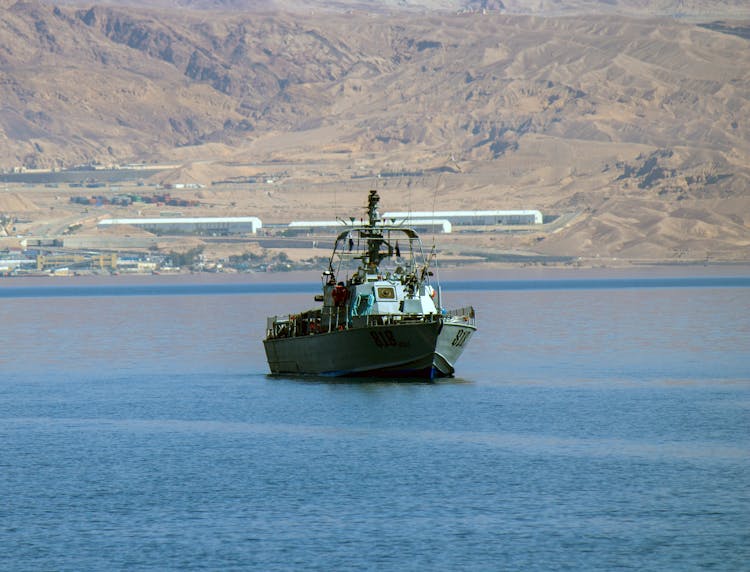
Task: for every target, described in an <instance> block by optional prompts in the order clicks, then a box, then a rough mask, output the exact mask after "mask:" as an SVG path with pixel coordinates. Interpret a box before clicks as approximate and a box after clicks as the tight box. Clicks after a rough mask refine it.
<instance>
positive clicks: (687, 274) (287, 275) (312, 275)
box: [0, 262, 750, 288]
mask: <svg viewBox="0 0 750 572" xmlns="http://www.w3.org/2000/svg"><path fill="white" fill-rule="evenodd" d="M433 271H434V272H435V275H434V277H433V281H436V282H451V281H459V280H460V281H467V280H469V281H470V280H477V281H485V280H508V281H512V280H534V279H538V280H552V279H554V280H585V279H618V278H642V279H648V278H655V279H656V278H695V277H741V276H748V277H750V263H718V262H717V263H708V264H690V265H688V264H679V265H678V264H648V265H631V266H611V267H608V266H599V267H569V266H565V267H563V266H523V267H511V266H492V265H487V266H485V265H482V266H481V267H480V266H479V265H477V266H464V267H458V268H457V267H450V268H445V269H440V268H437V269H433ZM322 272H323V270H322V269H320V270H292V271H289V272H242V273H222V272H217V273H214V272H179V273H168V274H119V275H110V274H101V275H96V274H86V275H77V276H76V275H69V276H53V275H49V276H4V277H0V288H4V287H19V286H34V287H36V286H42V285H43V286H49V287H50V288H53V287H57V286H69V285H97V284H101V285H121V286H129V285H134V286H135V285H140V284H164V285H170V284H176V285H178V284H206V285H210V284H253V283H255V284H289V283H300V284H304V283H309V284H310V285H311V286H313V285H315V286H317V285H318V284H319V283H320V281H321V274H322Z"/></svg>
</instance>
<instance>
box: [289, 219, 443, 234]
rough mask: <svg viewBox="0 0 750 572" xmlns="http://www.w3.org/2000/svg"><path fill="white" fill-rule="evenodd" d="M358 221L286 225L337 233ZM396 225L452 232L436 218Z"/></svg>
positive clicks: (426, 230)
mask: <svg viewBox="0 0 750 572" xmlns="http://www.w3.org/2000/svg"><path fill="white" fill-rule="evenodd" d="M360 224H361V222H360V221H355V222H354V223H350V222H348V221H343V220H319V221H294V222H290V223H289V225H288V228H289V229H294V230H326V231H339V230H344V229H346V228H347V227H349V226H354V225H360ZM381 224H389V221H383V222H382V223H381ZM396 224H399V225H403V226H408V227H412V228H414V229H416V230H417V231H418V232H433V231H437V232H441V233H444V234H448V233H450V232H451V231H452V230H453V225H452V224H451V222H450V221H449V220H448V219H436V218H432V217H430V218H419V219H418V218H407V219H400V220H398V221H396Z"/></svg>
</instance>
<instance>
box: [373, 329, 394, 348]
mask: <svg viewBox="0 0 750 572" xmlns="http://www.w3.org/2000/svg"><path fill="white" fill-rule="evenodd" d="M370 335H371V336H372V340H373V341H374V342H375V345H376V346H378V347H379V348H392V347H396V346H398V342H397V341H396V338H395V337H394V335H393V332H392V331H390V330H383V331H382V332H381V331H373V332H370Z"/></svg>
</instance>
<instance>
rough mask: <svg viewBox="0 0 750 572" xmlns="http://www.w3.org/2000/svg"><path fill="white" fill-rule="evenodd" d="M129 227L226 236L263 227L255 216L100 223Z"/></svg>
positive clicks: (144, 219)
mask: <svg viewBox="0 0 750 572" xmlns="http://www.w3.org/2000/svg"><path fill="white" fill-rule="evenodd" d="M115 225H129V226H137V227H139V228H142V229H144V230H148V231H152V232H157V233H159V232H162V233H164V232H177V233H188V234H208V235H218V236H224V235H228V234H256V233H257V232H258V230H259V229H260V228H262V227H263V224H262V223H261V221H260V219H259V218H258V217H254V216H229V217H159V218H111V219H105V220H102V221H100V222H99V224H98V226H99V227H107V226H115Z"/></svg>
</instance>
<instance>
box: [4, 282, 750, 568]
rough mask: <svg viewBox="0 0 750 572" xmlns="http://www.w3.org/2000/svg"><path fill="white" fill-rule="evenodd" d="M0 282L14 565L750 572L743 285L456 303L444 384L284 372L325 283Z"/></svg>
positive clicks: (560, 290) (483, 295) (638, 285)
mask: <svg viewBox="0 0 750 572" xmlns="http://www.w3.org/2000/svg"><path fill="white" fill-rule="evenodd" d="M78 284H79V283H78V282H76V281H75V280H72V281H70V282H67V283H65V285H64V286H59V285H58V284H57V283H56V284H55V285H53V286H50V285H44V286H28V285H24V284H22V283H21V282H14V281H13V280H8V281H7V282H4V283H3V284H2V286H0V325H1V326H2V330H1V333H0V569H2V570H9V571H24V570H29V571H37V570H70V571H83V570H263V571H274V570H321V571H322V570H326V571H328V570H617V569H623V570H679V571H684V570H706V569H711V570H731V571H736V570H748V569H750V564H749V563H750V280H749V279H747V278H727V279H722V278H713V279H710V280H706V279H698V280H692V279H689V278H680V279H672V280H670V281H667V282H664V281H661V282H660V281H653V280H624V279H619V280H570V281H558V280H534V281H526V282H523V281H495V282H483V283H479V284H477V283H462V282H455V283H450V282H448V283H445V284H443V298H444V301H445V302H446V303H447V305H449V306H463V305H467V304H472V305H473V306H474V307H475V308H476V311H477V322H478V326H479V331H478V333H477V334H476V335H475V336H474V337H473V338H472V340H471V343H470V344H469V346H468V347H467V349H466V352H465V354H464V355H463V357H462V359H461V360H460V361H459V363H458V370H457V376H456V377H455V378H454V379H452V380H447V381H441V382H438V383H432V384H431V383H421V382H414V383H403V382H400V383H395V382H393V381H391V380H388V379H379V380H374V381H371V382H363V381H362V380H356V381H354V380H329V379H321V378H313V379H301V378H289V377H271V376H269V375H268V370H267V366H266V363H265V356H264V353H263V348H262V343H261V340H262V338H263V335H264V329H265V317H266V316H267V315H273V314H277V313H278V314H283V313H287V312H289V311H294V310H299V309H303V308H306V307H311V306H313V305H314V302H313V299H312V297H313V294H314V284H312V285H306V286H304V287H298V286H294V285H292V286H289V285H286V286H283V285H269V284H260V285H258V284H253V283H248V284H239V285H238V284H199V285H193V284H179V285H174V284H163V283H160V282H159V281H156V282H154V283H153V284H151V283H148V284H145V285H143V284H142V285H138V286H133V285H132V284H131V285H118V283H117V282H114V283H112V282H109V283H107V284H106V285H102V284H97V283H96V282H94V283H86V285H83V286H81V285H78Z"/></svg>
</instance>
